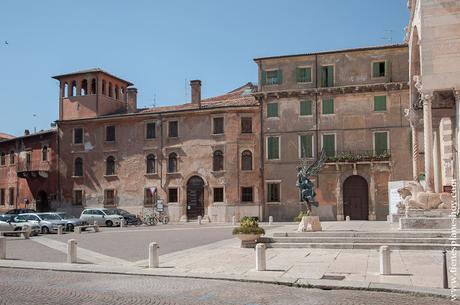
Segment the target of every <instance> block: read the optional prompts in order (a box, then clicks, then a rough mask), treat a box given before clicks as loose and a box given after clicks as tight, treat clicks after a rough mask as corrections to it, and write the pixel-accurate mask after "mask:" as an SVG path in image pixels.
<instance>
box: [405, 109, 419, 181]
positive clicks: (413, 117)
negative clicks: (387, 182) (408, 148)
mask: <svg viewBox="0 0 460 305" xmlns="http://www.w3.org/2000/svg"><path fill="white" fill-rule="evenodd" d="M406 116H407V117H408V119H409V123H410V130H411V135H412V180H414V181H418V180H419V174H420V168H419V163H418V160H419V142H418V135H417V127H418V126H419V122H420V115H419V113H418V111H417V110H415V109H414V108H410V109H408V111H407V114H406Z"/></svg>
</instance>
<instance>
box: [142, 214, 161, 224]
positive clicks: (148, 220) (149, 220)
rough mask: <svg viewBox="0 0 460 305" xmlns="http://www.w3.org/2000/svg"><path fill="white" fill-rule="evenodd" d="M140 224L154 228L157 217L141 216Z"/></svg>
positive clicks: (150, 215) (152, 215)
mask: <svg viewBox="0 0 460 305" xmlns="http://www.w3.org/2000/svg"><path fill="white" fill-rule="evenodd" d="M141 220H142V223H143V224H145V225H148V226H154V225H156V224H157V223H158V216H157V215H155V214H143V215H142V218H141Z"/></svg>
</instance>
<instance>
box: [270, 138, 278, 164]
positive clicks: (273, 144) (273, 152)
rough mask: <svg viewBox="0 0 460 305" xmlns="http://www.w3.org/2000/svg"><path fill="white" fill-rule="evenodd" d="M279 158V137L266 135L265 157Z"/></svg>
mask: <svg viewBox="0 0 460 305" xmlns="http://www.w3.org/2000/svg"><path fill="white" fill-rule="evenodd" d="M279 158H280V138H279V137H268V138H267V159H268V160H277V159H279Z"/></svg>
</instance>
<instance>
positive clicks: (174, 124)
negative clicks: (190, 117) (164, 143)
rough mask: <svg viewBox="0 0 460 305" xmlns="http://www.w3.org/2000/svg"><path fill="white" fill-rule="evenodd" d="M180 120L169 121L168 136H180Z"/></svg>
mask: <svg viewBox="0 0 460 305" xmlns="http://www.w3.org/2000/svg"><path fill="white" fill-rule="evenodd" d="M178 129H179V122H178V121H169V122H168V136H169V137H170V138H177V137H178V136H179V130H178Z"/></svg>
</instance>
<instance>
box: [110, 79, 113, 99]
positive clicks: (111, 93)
mask: <svg viewBox="0 0 460 305" xmlns="http://www.w3.org/2000/svg"><path fill="white" fill-rule="evenodd" d="M112 95H113V92H112V83H110V82H109V97H112Z"/></svg>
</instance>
